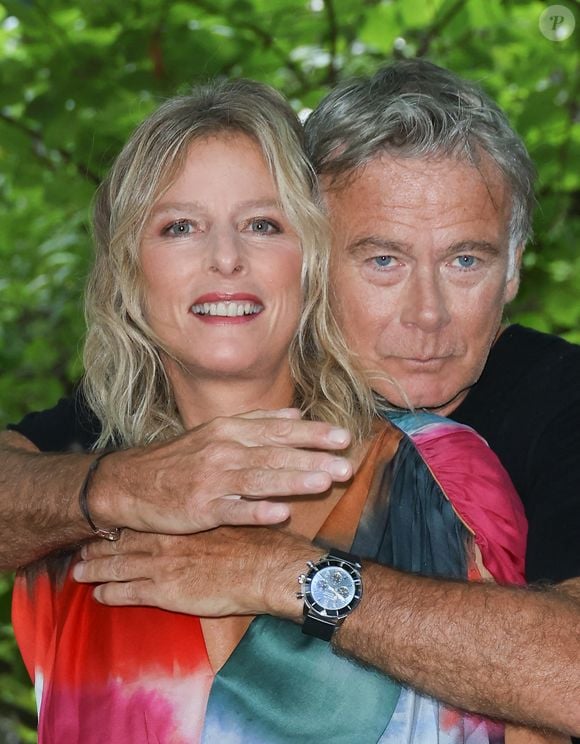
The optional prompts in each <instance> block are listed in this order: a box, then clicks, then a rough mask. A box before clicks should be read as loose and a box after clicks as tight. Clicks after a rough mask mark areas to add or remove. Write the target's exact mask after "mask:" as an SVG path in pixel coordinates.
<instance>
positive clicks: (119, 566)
mask: <svg viewBox="0 0 580 744" xmlns="http://www.w3.org/2000/svg"><path fill="white" fill-rule="evenodd" d="M73 576H74V578H75V581H79V582H82V583H100V582H103V581H134V580H135V579H143V578H148V577H150V576H151V558H150V556H142V555H130V556H127V555H112V556H105V557H102V558H93V559H91V560H87V561H84V560H83V561H80V562H79V563H77V564H76V565H75V566H74V568H73Z"/></svg>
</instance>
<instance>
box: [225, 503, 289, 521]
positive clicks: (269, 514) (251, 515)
mask: <svg viewBox="0 0 580 744" xmlns="http://www.w3.org/2000/svg"><path fill="white" fill-rule="evenodd" d="M289 516H290V507H289V506H288V504H280V503H273V502H271V501H245V500H244V499H238V500H235V501H234V500H232V499H228V498H222V499H216V501H215V503H214V504H213V517H214V519H215V521H216V524H226V525H232V526H234V525H235V526H239V525H269V524H280V522H284V521H286V519H288V517H289Z"/></svg>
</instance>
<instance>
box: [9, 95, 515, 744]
mask: <svg viewBox="0 0 580 744" xmlns="http://www.w3.org/2000/svg"><path fill="white" fill-rule="evenodd" d="M317 199H318V197H317V190H316V182H315V179H314V177H313V173H312V170H311V167H310V165H309V163H308V161H307V160H306V157H305V155H304V152H303V149H302V132H301V127H300V125H299V123H298V120H297V118H296V117H295V115H294V114H293V112H292V110H291V108H290V107H289V106H288V104H287V103H286V102H285V101H284V100H283V99H282V97H281V96H279V95H278V94H277V93H275V92H274V91H273V90H272V89H271V88H269V87H267V86H264V85H261V84H258V83H254V82H250V81H237V82H229V83H216V84H213V85H209V86H204V87H200V88H198V89H197V90H195V91H194V92H193V93H192V94H191V95H189V96H185V97H182V98H176V99H172V100H169V101H167V102H166V103H165V104H163V105H162V106H161V107H160V108H159V110H158V111H157V112H155V113H154V114H153V115H152V116H151V117H149V119H147V120H146V121H145V122H144V123H143V124H142V125H141V127H139V128H138V129H137V131H136V132H135V133H134V134H133V136H132V137H131V138H130V140H129V142H128V143H127V145H126V146H125V148H124V149H123V151H122V152H121V154H120V156H119V157H118V159H117V161H116V162H115V164H114V166H113V168H112V170H111V173H110V175H109V176H108V178H107V179H106V181H105V183H104V184H103V186H102V188H101V189H100V191H99V194H98V197H97V200H96V205H95V219H94V232H95V243H96V261H95V265H94V268H93V271H92V274H91V277H90V281H89V285H88V289H87V318H88V334H87V340H86V346H85V367H86V375H85V379H84V391H85V395H86V399H87V401H88V404H89V406H90V408H91V410H92V411H93V412H94V413H95V415H96V416H97V417H98V419H99V421H100V424H101V431H100V435H99V436H98V437H97V438H96V440H95V443H94V445H95V448H97V449H103V448H119V447H130V446H134V445H143V444H148V443H156V442H161V441H163V440H168V439H171V437H174V436H178V435H179V434H180V432H183V431H186V430H190V429H193V428H194V427H196V426H199V425H201V424H203V423H204V422H207V421H211V420H213V419H215V418H216V417H221V416H233V415H236V414H243V413H244V412H248V411H250V412H251V411H254V410H256V409H262V410H266V411H270V410H272V411H275V410H278V409H287V408H289V407H295V408H298V409H300V410H301V412H302V415H303V416H305V417H307V418H311V419H321V420H325V421H329V422H331V423H334V424H336V425H338V426H340V427H344V428H346V429H348V430H350V431H352V432H354V433H355V437H354V443H353V445H352V446H351V448H350V453H349V456H350V458H351V461H352V463H353V465H354V468H355V470H356V474H355V476H354V478H353V479H352V482H351V483H350V484H348V485H346V486H345V485H341V484H335V485H334V486H333V487H332V488H330V489H329V490H328V491H326V492H325V493H323V494H321V495H320V497H318V498H310V499H296V500H295V501H293V502H292V503H291V505H290V516H289V519H288V522H287V524H286V525H285V527H284V529H288V530H292V531H294V532H296V533H299V534H301V535H304V536H305V537H307V538H309V539H311V540H315V541H317V542H319V543H322V544H324V545H325V546H332V547H331V548H330V551H329V554H328V556H327V557H326V558H325V561H326V563H325V564H324V568H325V569H329V571H330V573H325V574H324V576H326V577H327V578H326V579H321V580H320V581H318V580H316V579H315V574H316V573H317V571H318V570H322V569H321V567H320V566H318V567H317V566H313V567H312V571H313V572H314V573H313V574H312V576H310V578H308V577H307V579H305V581H306V582H307V583H308V581H310V579H312V581H313V583H312V586H314V585H318V587H319V589H320V592H321V594H320V596H318V595H317V596H318V599H319V601H320V602H321V603H322V605H320V604H317V602H316V601H314V599H313V598H312V597H311V599H310V605H309V606H308V611H307V613H306V615H307V616H306V619H305V622H304V625H303V630H304V632H305V633H306V634H308V635H310V636H311V637H309V638H307V637H306V636H305V635H303V634H302V633H301V628H300V626H299V625H297V624H294V623H292V622H287V621H284V620H281V619H278V618H274V617H269V616H267V615H262V616H260V617H257V618H255V619H254V618H252V617H251V616H250V615H238V616H228V614H227V611H225V610H224V611H223V612H221V613H216V614H219V615H223V616H220V617H201V618H200V617H197V616H195V614H194V611H193V610H190V609H189V606H188V602H189V597H188V595H187V592H184V593H182V594H181V595H180V596H179V597H177V598H176V601H177V606H171V607H155V606H140V607H108V606H106V605H105V604H102V603H99V602H97V601H95V598H94V596H93V587H92V586H91V585H90V583H76V582H75V581H74V580H73V578H72V572H73V571H76V568H78V566H77V567H76V568H75V562H76V559H72V560H71V558H70V556H69V557H66V558H64V557H57V558H55V559H52V564H53V567H54V564H55V562H56V564H57V567H58V568H59V571H57V572H56V573H55V572H54V571H49V570H47V569H43V568H37V569H36V570H35V571H28V572H23V573H22V574H21V575H20V576H19V578H18V580H17V583H16V587H15V594H14V624H15V630H16V634H17V638H18V641H19V645H20V648H21V650H22V654H23V657H24V660H25V662H26V664H27V667H28V669H29V672H30V674H31V676H32V678H33V679H34V683H35V688H36V694H37V701H38V708H39V741H40V743H41V744H48V743H49V742H50V743H53V742H54V743H56V742H59V743H60V742H67V744H68V743H69V742H70V743H71V744H72V743H73V742H82V744H91V743H92V742H95V743H96V742H109V743H116V742H118V743H119V744H121V742H122V743H123V744H125V743H126V742H136V743H137V742H139V743H141V742H164V743H167V744H169V743H170V742H171V743H172V744H177V743H179V742H195V741H200V740H203V741H206V742H218V741H219V742H225V741H236V742H238V741H240V742H241V741H247V742H252V743H255V742H279V741H292V740H297V739H298V740H305V739H316V738H321V737H323V738H325V739H327V740H331V741H345V742H346V741H348V742H351V741H357V742H371V741H372V742H375V741H379V739H381V737H382V736H383V735H384V734H386V732H387V731H389V730H390V731H391V737H392V736H396V735H398V734H396V732H397V731H400V726H401V715H403V716H405V720H407V721H413V720H416V721H417V722H418V726H416V727H414V726H410V727H407V728H408V730H409V731H411V730H412V729H413V730H414V729H416V732H415V733H412V734H409V736H407V734H405V736H407V738H408V739H409V741H411V740H415V741H417V742H419V741H426V740H427V739H425V738H423V739H421V736H423V735H424V733H425V728H424V727H425V726H432V724H431V723H429V724H428V723H426V722H427V720H431V712H432V710H433V707H434V708H435V709H436V711H438V714H440V721H438V722H437V723H436V727H437V729H439V727H441V730H442V731H445V732H446V736H448V739H446V740H449V741H453V742H458V741H463V738H461V737H463V733H462V732H463V731H464V730H465V719H464V716H463V714H457V716H456V717H454V716H455V714H453V715H451V713H449V715H447V716H445V715H443V714H442V713H443V712H444V711H445V708H444V706H442V705H440V704H439V703H437V701H430V700H429V699H428V698H423V697H422V696H420V695H418V694H416V693H412V697H411V698H410V697H409V696H408V695H406V692H404V691H403V692H402V690H401V686H400V685H398V684H397V683H396V682H394V681H393V680H391V679H390V678H388V677H387V676H385V675H383V674H380V673H378V672H375V671H370V670H367V669H363V668H362V667H360V666H358V665H357V664H355V663H352V662H350V661H348V660H345V659H340V658H337V657H336V656H334V654H332V652H331V649H330V646H329V644H328V643H325V642H324V640H329V638H330V636H331V635H332V632H333V631H334V629H335V628H336V626H337V624H338V623H339V621H341V620H342V619H343V618H344V616H345V614H346V613H348V612H350V611H352V610H355V609H356V606H357V604H358V603H359V602H360V601H364V597H363V598H362V600H361V587H362V583H361V582H362V577H361V563H360V560H359V558H358V555H355V554H354V553H355V552H358V553H360V554H361V555H363V556H364V557H365V558H369V559H371V560H378V561H380V562H389V563H391V564H394V565H400V567H402V568H407V567H408V566H407V565H406V564H407V562H408V561H410V560H411V561H413V566H410V567H411V568H414V566H415V563H416V564H417V566H419V567H420V568H421V570H424V571H426V572H427V573H432V574H437V573H439V574H446V575H457V576H462V577H463V576H465V575H467V574H469V576H471V577H473V578H478V577H479V578H481V577H482V576H484V575H487V573H486V569H485V568H484V567H485V566H488V567H491V569H493V573H494V575H495V576H496V578H498V579H500V580H503V581H511V582H518V581H521V577H522V573H523V545H524V541H525V529H524V528H523V516H522V510H521V507H520V506H519V503H518V501H517V497H516V496H515V493H514V492H513V488H512V487H511V484H510V483H509V481H508V479H507V476H506V475H505V474H504V473H503V471H502V470H501V468H500V466H499V464H498V463H497V461H496V460H495V459H494V458H493V456H492V455H491V453H489V451H488V450H487V448H486V447H485V445H484V444H483V443H482V442H481V440H479V438H478V437H477V436H476V435H475V434H473V433H472V432H470V431H469V430H466V429H464V428H463V427H460V426H456V425H454V424H451V423H449V422H447V423H445V422H444V421H443V420H439V419H437V418H436V417H430V416H426V417H422V416H421V415H418V416H412V417H411V419H409V418H405V417H403V418H399V419H398V422H399V423H400V424H401V426H402V427H403V428H404V429H406V430H407V431H408V432H411V433H413V432H414V433H416V434H417V437H416V442H417V443H419V444H416V443H414V442H413V441H412V439H411V438H409V437H408V436H407V435H406V434H404V433H403V430H402V429H401V428H396V427H395V426H393V425H391V424H389V423H385V422H381V420H380V419H379V417H378V415H377V409H378V408H380V404H379V402H378V401H377V400H375V397H374V395H373V393H372V391H371V389H370V388H369V387H368V384H367V382H366V381H365V379H364V376H362V375H361V374H360V372H359V371H358V369H357V367H356V364H355V363H354V362H353V361H351V359H350V356H349V354H348V351H347V349H346V347H345V344H344V342H343V340H342V337H341V334H340V332H339V331H338V329H337V327H336V324H335V322H334V320H333V318H332V315H331V313H330V310H329V303H328V296H327V295H328V288H327V280H326V277H327V264H328V240H327V228H326V223H325V220H324V216H323V214H322V212H321V210H320V208H319V206H318V204H317ZM250 415H251V414H250ZM289 415H291V414H289ZM441 422H443V423H441ZM441 433H443V436H444V444H443V445H442V446H438V444H437V441H438V437H439V436H440V434H441ZM456 435H457V436H456ZM425 443H428V446H425ZM107 451H108V450H106V449H105V450H104V451H103V452H102V453H101V455H100V456H101V459H102V457H103V456H106V453H107ZM466 451H468V452H469V457H470V460H471V462H470V469H471V470H472V471H473V470H474V469H475V470H476V471H477V469H478V468H479V470H480V475H479V478H476V477H472V478H471V479H470V483H469V488H466V487H465V473H464V472H461V471H460V470H458V471H457V480H456V481H455V482H454V472H453V471H454V466H455V465H456V464H457V463H458V462H460V461H461V460H462V458H463V456H464V454H465V452H466ZM429 452H431V453H433V452H434V453H435V454H434V456H433V457H432V458H431V460H429V458H430V457H431V455H430V454H429ZM435 459H438V461H439V462H441V461H442V460H445V461H446V462H447V464H448V465H449V467H448V471H449V472H447V474H446V475H445V476H444V478H443V481H441V480H438V479H437V478H436V477H434V475H433V473H432V472H431V469H430V468H431V467H432V466H433V462H434V460H435ZM98 462H99V460H97V461H95V463H96V464H95V465H94V467H97V466H98ZM92 467H93V466H92ZM445 489H448V490H449V493H451V494H452V496H451V497H450V496H448V493H447V491H446V490H445ZM482 493H485V499H483V501H484V503H483V504H482V503H478V500H479V496H481V494H482ZM86 496H87V494H86V491H83V493H82V494H81V507H82V509H83V512H84V513H85V516H86V518H87V520H88V521H89V524H90V525H91V527H92V528H93V530H94V532H95V534H97V535H99V536H100V537H106V538H109V539H111V540H113V541H114V540H115V539H116V538H118V537H119V531H118V530H112V529H108V528H102V527H99V526H98V525H97V524H95V522H94V521H93V519H92V516H91V512H90V505H89V503H88V502H87V498H86ZM234 496H235V495H234ZM451 499H452V501H451ZM486 504H487V505H489V509H490V510H493V513H494V516H495V517H497V515H498V514H500V515H502V516H503V517H504V519H505V525H504V524H503V523H501V520H499V521H500V524H499V526H494V527H493V528H492V527H490V520H489V519H482V520H481V522H482V527H481V529H480V528H479V526H478V525H477V522H478V518H479V516H480V515H481V513H482V511H483V512H485V510H486V508H488V507H487V506H486ZM408 510H411V514H410V513H409V511H408ZM435 513H436V514H437V518H436V519H431V517H432V516H433V515H434V514H435ZM474 515H475V516H474ZM233 534H235V528H234V531H233ZM442 538H444V539H442ZM188 539H189V538H188V537H187V536H182V537H174V538H172V537H167V541H168V542H167V545H168V546H171V545H174V544H177V545H179V546H181V545H184V544H187V540H188ZM130 540H131V533H130V531H126V534H124V535H123V536H122V537H121V540H120V543H119V544H121V545H124V544H126V543H127V542H129V543H130ZM172 541H175V542H172ZM224 550H227V543H224ZM350 551H353V552H352V553H351V552H350ZM134 560H135V563H134V565H135V566H136V567H138V568H136V569H135V570H136V573H134V574H133V575H127V576H117V577H116V578H117V579H118V580H120V581H128V582H131V581H132V580H134V579H138V578H139V576H140V575H143V573H142V572H143V571H144V570H145V567H144V564H147V563H148V562H150V558H149V557H148V556H147V555H146V554H145V553H143V552H140V553H139V552H138V554H136V555H135V556H134ZM139 561H141V563H139ZM129 564H130V562H129V563H128V564H126V565H129ZM187 570H191V563H190V561H189V560H188V557H187V551H185V552H184V553H182V554H181V555H180V556H178V558H177V559H176V560H172V562H171V571H172V572H173V573H177V574H178V573H179V572H183V571H187ZM76 578H79V575H78V571H76ZM109 578H110V577H109ZM89 580H90V579H89ZM99 580H101V579H99ZM102 580H108V578H107V577H103V579H102ZM317 581H318V584H317ZM325 603H329V604H328V607H327V606H326V604H325ZM148 604H149V605H155V604H156V599H155V597H151V598H150V601H149V602H148ZM224 607H227V603H224ZM190 612H191V614H189V613H190ZM312 636H314V637H312ZM322 684H324V685H325V689H326V692H325V693H324V694H323V691H322V689H321V685H322ZM341 695H348V697H349V705H348V711H347V709H346V708H344V707H342V706H341V705H339V706H338V708H337V707H334V706H330V707H329V701H332V700H335V701H336V700H343V701H344V698H343V697H341ZM329 696H330V697H329ZM401 701H402V702H401ZM401 706H402V708H401ZM400 710H402V711H403V713H402V714H401V712H400ZM426 710H428V711H429V715H428V716H425V711H426ZM395 711H397V713H395ZM345 713H348V715H345ZM470 725H471V724H470ZM476 728H477V730H478V731H479V732H480V733H481V736H480V737H479V738H477V742H478V743H479V742H480V741H481V742H484V741H485V742H491V741H499V739H498V736H499V733H498V732H499V729H498V725H497V724H495V723H493V722H490V721H485V720H483V719H478V722H477V726H476ZM399 740H401V741H402V740H403V739H399ZM405 740H406V739H405ZM474 741H475V739H474Z"/></svg>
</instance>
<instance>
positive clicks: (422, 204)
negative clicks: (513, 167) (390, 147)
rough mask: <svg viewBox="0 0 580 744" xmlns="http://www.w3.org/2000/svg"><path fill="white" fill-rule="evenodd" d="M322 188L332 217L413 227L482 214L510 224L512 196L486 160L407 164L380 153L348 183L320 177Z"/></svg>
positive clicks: (430, 160)
mask: <svg viewBox="0 0 580 744" xmlns="http://www.w3.org/2000/svg"><path fill="white" fill-rule="evenodd" d="M321 188H322V191H323V194H324V197H325V201H326V203H327V206H328V208H329V210H330V212H331V213H332V217H333V218H335V217H338V218H340V217H341V215H344V216H345V217H346V216H347V215H348V218H349V220H351V221H352V220H353V219H355V220H356V219H357V215H358V216H360V217H361V218H367V219H376V220H381V219H383V218H385V216H386V213H391V212H394V213H396V214H400V216H401V218H402V219H405V213H407V212H408V213H409V214H410V215H411V217H412V220H413V221H414V222H417V221H421V220H426V221H428V220H431V219H433V218H434V217H437V218H438V219H439V220H441V221H442V222H444V221H445V216H446V215H447V216H448V217H449V220H450V222H455V221H456V220H458V219H461V217H462V214H463V213H465V214H466V215H469V214H472V215H478V214H486V216H488V217H489V218H493V219H494V221H495V220H496V219H499V220H500V221H501V222H505V226H506V227H507V222H508V221H509V218H510V215H511V196H510V190H509V188H508V185H507V184H506V181H505V178H504V177H503V174H502V173H501V171H500V170H499V168H498V166H497V165H496V164H495V163H494V162H493V161H492V160H491V158H490V157H489V156H487V155H486V156H485V157H481V158H480V161H479V162H478V163H476V164H473V163H471V162H469V161H467V160H465V159H458V158H455V157H448V156H445V157H438V158H434V157H429V158H415V157H414V158H409V157H401V156H394V155H391V154H389V153H382V154H380V155H378V156H377V157H375V158H373V159H372V160H370V161H369V162H367V163H366V164H365V165H364V166H362V167H360V168H358V169H357V170H356V171H354V172H351V173H349V174H347V177H346V178H340V179H338V180H337V179H333V180H331V179H330V178H328V177H325V176H323V177H322V178H321Z"/></svg>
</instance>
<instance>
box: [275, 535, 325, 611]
mask: <svg viewBox="0 0 580 744" xmlns="http://www.w3.org/2000/svg"><path fill="white" fill-rule="evenodd" d="M271 532H273V533H278V545H276V546H275V548H274V550H273V551H272V553H271V556H272V557H271V558H270V559H269V560H268V561H266V564H265V565H266V567H265V575H264V584H263V592H264V595H263V596H264V605H265V608H266V610H265V611H266V612H267V613H268V614H270V615H275V616H276V617H282V618H284V619H286V620H292V621H293V622H296V623H302V621H303V619H304V615H303V607H304V602H303V600H301V599H299V598H298V597H297V593H298V592H299V590H300V584H299V583H298V578H299V576H301V575H302V574H303V573H304V571H305V570H307V566H308V561H317V560H318V559H319V558H320V557H321V556H322V555H324V549H323V548H319V547H317V546H316V545H313V544H312V543H311V542H309V541H308V540H306V539H305V538H301V537H297V536H296V535H291V534H289V533H285V532H282V531H280V530H271Z"/></svg>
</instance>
